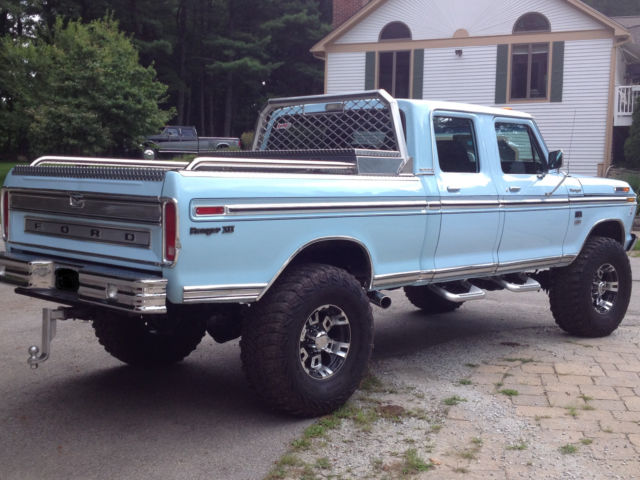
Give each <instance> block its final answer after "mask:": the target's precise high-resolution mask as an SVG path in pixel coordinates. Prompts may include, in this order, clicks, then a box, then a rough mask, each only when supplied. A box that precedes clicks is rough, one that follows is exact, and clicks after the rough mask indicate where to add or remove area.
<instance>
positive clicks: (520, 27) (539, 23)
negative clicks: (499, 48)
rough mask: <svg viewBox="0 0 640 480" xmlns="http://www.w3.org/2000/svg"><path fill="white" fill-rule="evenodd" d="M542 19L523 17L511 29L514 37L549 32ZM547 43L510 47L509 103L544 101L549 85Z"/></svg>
mask: <svg viewBox="0 0 640 480" xmlns="http://www.w3.org/2000/svg"><path fill="white" fill-rule="evenodd" d="M550 31H551V25H550V24H549V20H547V18H546V17H545V16H544V15H541V14H539V13H526V14H524V15H523V16H521V17H520V18H519V19H518V20H517V21H516V23H515V24H514V26H513V33H514V34H518V33H532V32H533V33H537V32H550ZM549 58H550V55H549V43H518V44H515V45H512V46H511V76H510V79H511V99H512V100H529V99H531V100H535V99H545V98H547V90H548V83H549Z"/></svg>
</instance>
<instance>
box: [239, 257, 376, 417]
mask: <svg viewBox="0 0 640 480" xmlns="http://www.w3.org/2000/svg"><path fill="white" fill-rule="evenodd" d="M372 347H373V316H372V313H371V306H370V304H369V300H368V298H367V296H366V294H365V292H364V290H363V288H362V286H361V285H360V284H359V283H358V281H357V280H356V279H355V278H354V277H353V276H352V275H350V274H349V273H348V272H346V271H345V270H342V269H340V268H337V267H334V266H330V265H323V264H308V265H301V266H298V267H293V268H292V269H291V270H290V271H289V272H286V273H285V274H284V276H283V277H282V278H281V279H279V280H278V282H277V283H276V284H275V285H274V286H273V287H272V288H271V290H270V291H269V292H268V293H267V294H266V295H265V297H264V298H263V299H262V300H260V301H259V302H257V303H256V304H254V305H252V306H251V308H250V310H249V312H248V315H247V317H246V321H245V322H244V324H243V332H242V339H241V341H240V349H241V357H242V365H243V370H244V373H245V375H246V377H247V380H248V382H249V384H250V385H251V386H252V388H253V389H254V391H255V392H256V394H257V395H258V396H259V397H261V398H262V400H263V401H265V402H266V403H267V404H268V405H269V406H271V407H272V408H275V409H277V410H280V411H283V412H286V413H290V414H293V415H298V416H304V417H313V416H318V415H324V414H326V413H329V412H331V411H332V410H334V409H336V408H338V407H339V406H341V405H342V404H343V403H344V402H346V401H347V399H348V398H349V397H350V396H351V394H352V393H353V392H354V391H355V390H356V389H357V387H358V385H359V383H360V381H361V380H362V378H363V377H364V375H365V373H366V370H367V367H368V363H369V358H370V356H371V350H372Z"/></svg>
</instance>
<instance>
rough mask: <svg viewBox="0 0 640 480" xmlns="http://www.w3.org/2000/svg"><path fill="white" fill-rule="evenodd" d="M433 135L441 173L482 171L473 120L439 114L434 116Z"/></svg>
mask: <svg viewBox="0 0 640 480" xmlns="http://www.w3.org/2000/svg"><path fill="white" fill-rule="evenodd" d="M433 133H434V135H435V141H436V148H437V152H438V163H439V165H440V170H441V171H443V172H458V173H478V172H479V171H480V162H479V158H478V147H477V141H476V135H475V130H474V128H473V120H472V119H471V118H466V117H458V116H455V115H448V114H446V113H437V114H435V115H434V116H433Z"/></svg>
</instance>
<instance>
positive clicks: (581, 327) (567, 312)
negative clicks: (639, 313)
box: [549, 237, 632, 337]
mask: <svg viewBox="0 0 640 480" xmlns="http://www.w3.org/2000/svg"><path fill="white" fill-rule="evenodd" d="M631 283H632V278H631V266H630V265H629V258H628V257H627V254H626V253H625V251H624V249H623V248H622V246H621V245H620V244H619V243H618V242H617V241H615V240H614V239H612V238H608V237H592V238H589V239H588V240H587V242H586V243H585V245H584V248H583V249H582V252H580V255H578V257H577V258H576V259H575V261H574V262H573V263H572V264H571V265H569V266H568V267H564V268H557V269H554V270H552V272H551V288H550V291H549V302H550V304H551V312H552V313H553V317H554V318H555V321H556V323H557V324H558V326H559V327H560V328H562V329H563V330H564V331H565V332H567V333H570V334H571V335H575V336H578V337H604V336H607V335H609V334H610V333H611V332H613V331H614V330H615V329H616V328H618V325H620V322H621V321H622V319H623V318H624V315H625V313H626V312H627V307H628V306H629V300H630V298H631Z"/></svg>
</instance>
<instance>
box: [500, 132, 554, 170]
mask: <svg viewBox="0 0 640 480" xmlns="http://www.w3.org/2000/svg"><path fill="white" fill-rule="evenodd" d="M496 139H497V141H498V151H499V152H500V165H501V166H502V171H503V172H504V173H510V174H532V173H541V172H544V171H546V170H547V162H546V160H545V159H544V157H543V155H542V152H541V150H540V146H539V145H538V142H537V141H536V138H535V136H534V135H533V132H532V131H531V128H530V127H529V126H528V125H524V124H521V123H507V122H498V123H496Z"/></svg>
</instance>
